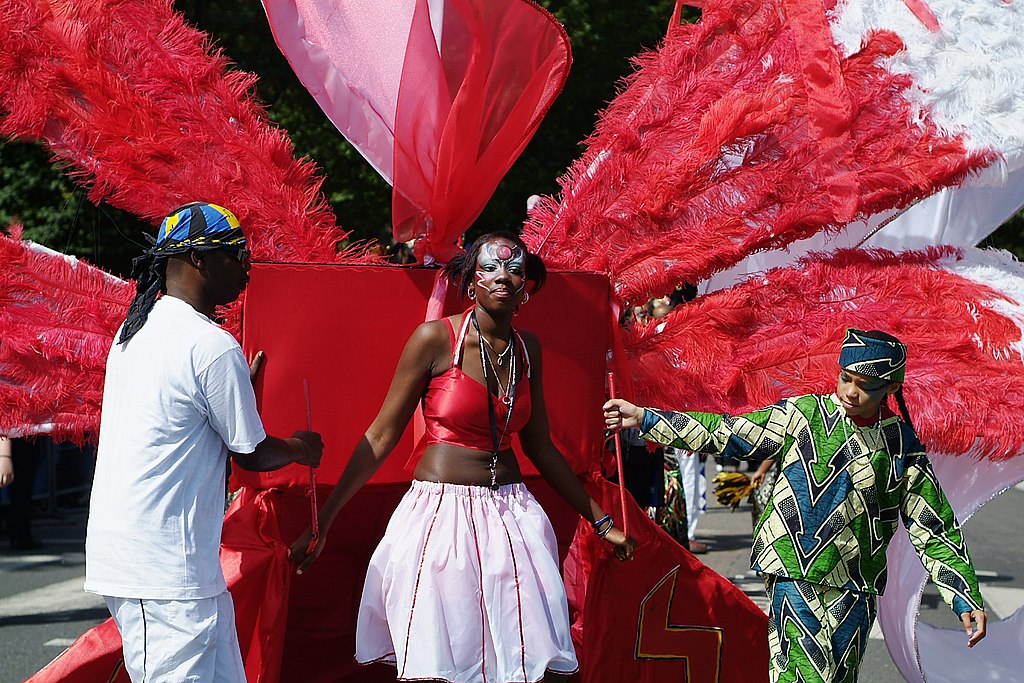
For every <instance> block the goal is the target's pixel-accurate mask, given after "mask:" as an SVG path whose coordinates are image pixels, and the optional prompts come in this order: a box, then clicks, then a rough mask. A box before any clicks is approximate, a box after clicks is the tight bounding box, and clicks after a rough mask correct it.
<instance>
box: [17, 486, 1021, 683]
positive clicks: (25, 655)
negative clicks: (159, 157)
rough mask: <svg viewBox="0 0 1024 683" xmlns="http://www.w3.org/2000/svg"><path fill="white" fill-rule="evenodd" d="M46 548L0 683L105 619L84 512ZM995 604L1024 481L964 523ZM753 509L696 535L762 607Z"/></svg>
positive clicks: (888, 664)
mask: <svg viewBox="0 0 1024 683" xmlns="http://www.w3.org/2000/svg"><path fill="white" fill-rule="evenodd" d="M35 530H36V534H37V536H38V537H39V538H40V540H42V542H43V547H42V548H41V549H40V550H39V551H38V552H34V553H30V554H28V553H23V554H15V553H7V552H0V683H20V682H21V681H24V680H25V679H26V678H27V677H28V676H30V675H31V674H32V673H34V672H35V671H37V670H39V669H40V668H41V667H42V666H44V665H45V664H46V663H47V662H49V661H50V660H51V659H53V657H55V656H57V655H58V654H59V653H60V652H61V651H62V650H63V649H64V648H65V647H66V646H67V645H69V644H70V643H71V641H73V640H74V639H75V638H77V637H78V636H79V635H81V634H82V633H84V632H85V631H86V630H88V629H89V628H91V627H92V626H94V625H96V624H98V623H100V622H101V621H103V620H104V619H106V617H107V612H106V609H105V608H104V606H103V603H102V601H100V600H99V599H98V598H96V597H95V596H92V595H89V594H87V593H84V592H83V591H82V590H81V587H82V580H83V575H84V560H85V557H84V552H83V551H84V537H85V510H84V509H77V510H70V511H63V512H62V513H61V515H60V516H59V517H48V518H42V519H39V520H36V523H35ZM966 531H967V535H968V539H969V542H970V544H971V549H972V552H973V554H974V558H975V562H976V564H977V566H978V569H979V570H980V571H981V572H982V573H983V577H984V578H983V589H982V590H983V592H984V593H985V594H986V599H987V600H988V601H989V608H990V609H991V610H992V611H993V612H995V613H996V614H997V615H999V616H1008V615H1009V614H1011V613H1012V612H1013V611H1014V610H1016V609H1017V608H1018V607H1020V606H1021V605H1022V604H1024V550H1022V549H1021V546H1020V545H1019V539H1021V538H1024V487H1018V488H1017V489H1011V490H1010V491H1007V492H1006V493H1005V494H1003V495H1002V496H1000V497H998V498H996V499H995V500H994V501H992V502H991V503H989V504H988V505H987V506H985V507H984V508H982V509H981V511H980V512H978V514H977V515H975V517H974V518H973V519H971V520H970V521H969V522H968V523H967V525H966ZM750 535H751V522H750V513H749V509H747V508H746V507H745V506H744V507H740V508H739V509H738V510H737V511H736V512H734V513H733V512H730V511H729V510H728V509H726V508H722V507H719V506H717V505H716V504H712V506H711V508H710V509H709V511H708V513H707V514H705V515H704V516H703V517H702V518H701V522H700V526H699V528H698V536H699V537H701V538H702V539H705V540H707V542H708V543H709V545H711V546H712V548H713V550H712V552H709V553H708V554H706V555H702V556H701V559H703V560H704V561H705V563H706V564H708V565H709V566H710V567H711V568H713V569H714V570H715V571H717V572H719V573H720V574H722V575H723V576H727V577H729V578H730V579H732V580H733V581H734V582H735V583H736V584H737V585H739V586H740V587H741V588H743V589H744V590H745V591H746V592H748V594H750V595H751V597H752V598H753V599H754V601H755V602H757V603H758V604H760V605H764V602H765V601H764V593H763V589H762V588H761V582H760V580H759V579H758V578H757V577H756V576H752V575H751V573H750V572H749V569H748V558H749V544H750ZM922 619H924V620H926V621H928V622H929V623H935V624H939V625H946V626H948V627H950V628H955V627H957V626H958V625H959V622H958V621H957V620H956V619H955V617H953V616H952V614H951V613H950V611H949V610H948V609H947V608H946V606H945V605H944V604H943V603H942V602H941V601H939V600H938V596H937V594H935V593H934V591H930V592H927V593H926V594H925V600H924V609H923V611H922ZM861 680H862V681H868V682H869V683H899V682H900V681H902V678H901V677H900V675H899V673H898V672H897V671H896V667H895V665H894V664H893V663H892V660H891V659H890V657H889V653H888V651H887V650H886V648H885V644H884V641H882V640H881V633H880V632H879V631H878V630H877V629H876V631H875V633H873V635H872V641H871V644H870V645H869V646H868V652H867V656H866V658H865V662H864V665H863V668H862V676H861Z"/></svg>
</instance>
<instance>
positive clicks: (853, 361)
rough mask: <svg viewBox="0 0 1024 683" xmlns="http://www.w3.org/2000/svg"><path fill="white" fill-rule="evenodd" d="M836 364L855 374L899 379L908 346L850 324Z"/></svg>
mask: <svg viewBox="0 0 1024 683" xmlns="http://www.w3.org/2000/svg"><path fill="white" fill-rule="evenodd" d="M839 365H840V367H842V368H843V369H844V370H849V371H850V372H856V373H857V374H858V375H865V376H867V377H878V378H879V379H884V380H887V381H889V382H902V381H903V378H904V377H905V376H906V370H907V347H906V345H905V344H902V343H900V342H898V341H896V342H892V341H886V340H884V339H873V338H872V337H867V336H865V333H864V331H863V330H858V329H856V328H853V327H850V328H848V329H847V330H846V339H844V340H843V348H842V351H840V352H839Z"/></svg>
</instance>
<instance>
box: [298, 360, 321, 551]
mask: <svg viewBox="0 0 1024 683" xmlns="http://www.w3.org/2000/svg"><path fill="white" fill-rule="evenodd" d="M302 389H303V392H304V393H305V395H306V431H307V432H311V431H313V414H312V411H311V410H310V407H309V380H308V379H303V380H302ZM309 514H310V517H311V518H312V522H311V525H312V528H313V535H312V536H310V537H309V546H308V547H307V548H306V554H307V555H309V554H310V553H311V552H313V549H314V548H316V542H317V540H318V539H319V538H320V510H319V509H318V506H317V504H316V469H315V468H314V467H313V466H312V465H310V467H309Z"/></svg>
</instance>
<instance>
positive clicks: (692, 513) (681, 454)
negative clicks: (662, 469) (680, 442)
mask: <svg viewBox="0 0 1024 683" xmlns="http://www.w3.org/2000/svg"><path fill="white" fill-rule="evenodd" d="M676 461H677V462H678V463H679V479H680V481H681V482H682V484H683V495H684V496H686V521H687V529H686V535H687V537H688V538H689V539H690V540H691V541H692V540H694V539H696V538H697V522H699V521H700V516H701V515H702V514H704V511H705V510H706V509H707V488H708V485H707V480H706V479H705V478H704V454H703V453H690V452H689V451H683V450H679V449H678V448H677V449H676Z"/></svg>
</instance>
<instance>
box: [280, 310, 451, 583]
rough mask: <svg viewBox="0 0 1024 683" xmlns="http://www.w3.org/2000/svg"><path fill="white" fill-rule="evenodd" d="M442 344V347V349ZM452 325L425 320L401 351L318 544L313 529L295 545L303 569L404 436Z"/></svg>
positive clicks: (329, 506) (324, 511) (326, 512)
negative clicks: (355, 497)
mask: <svg viewBox="0 0 1024 683" xmlns="http://www.w3.org/2000/svg"><path fill="white" fill-rule="evenodd" d="M442 347H443V350H442ZM447 347H448V331H447V330H446V329H444V323H442V322H440V321H435V322H431V323H423V324H422V325H420V326H419V327H417V328H416V331H415V332H413V333H412V336H411V337H410V338H409V341H408V342H407V343H406V345H405V349H404V350H403V351H402V355H401V357H400V358H399V360H398V366H397V368H396V369H395V375H394V377H393V378H392V380H391V387H390V388H389V389H388V393H387V396H386V397H385V398H384V403H383V404H382V405H381V408H380V411H379V412H378V413H377V417H376V418H374V420H373V422H372V423H371V424H370V427H369V428H368V429H367V430H366V433H365V434H364V435H363V438H362V439H360V440H359V443H358V444H357V445H356V447H355V450H354V451H353V452H352V457H351V458H350V459H349V461H348V464H347V465H346V466H345V470H344V471H343V472H342V474H341V478H340V479H339V480H338V484H337V486H335V487H334V490H333V491H332V492H331V496H330V498H328V499H327V502H326V503H324V505H323V507H322V508H321V510H320V537H319V538H318V539H317V543H316V547H315V548H314V549H313V551H312V552H310V553H308V554H307V552H306V551H307V549H308V548H309V542H310V540H311V538H312V530H311V529H309V530H307V531H306V532H305V533H304V534H302V536H300V537H299V538H298V539H297V540H296V541H295V542H294V543H293V544H292V547H291V553H290V555H289V557H290V559H291V561H292V562H293V563H294V564H296V565H298V573H299V574H301V573H302V572H303V571H305V570H306V568H308V567H309V566H310V565H311V564H313V561H314V560H316V558H317V557H319V555H320V552H321V551H322V550H323V546H324V543H325V541H326V537H327V531H328V530H329V529H330V527H331V524H333V523H334V519H335V517H337V516H338V512H339V511H340V510H341V509H342V508H343V507H344V506H345V504H346V503H347V502H348V501H349V500H350V499H351V498H352V496H354V495H355V494H356V492H357V491H359V489H360V488H362V487H363V485H364V484H365V483H366V482H368V481H369V480H370V478H371V477H373V475H374V473H375V472H376V471H377V470H378V469H380V466H381V465H382V464H383V463H384V460H385V459H386V458H387V457H388V455H389V454H390V453H391V450H392V449H393V448H394V447H395V444H397V443H398V440H399V439H400V438H401V437H402V432H404V431H405V428H406V426H407V425H408V424H409V420H410V419H411V418H412V414H413V411H414V410H415V409H416V404H417V403H418V402H419V400H420V397H421V396H422V395H423V392H424V390H425V389H426V387H427V383H428V382H430V378H431V377H432V376H433V374H434V366H435V363H436V362H437V358H439V357H444V356H445V355H446V354H447Z"/></svg>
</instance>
